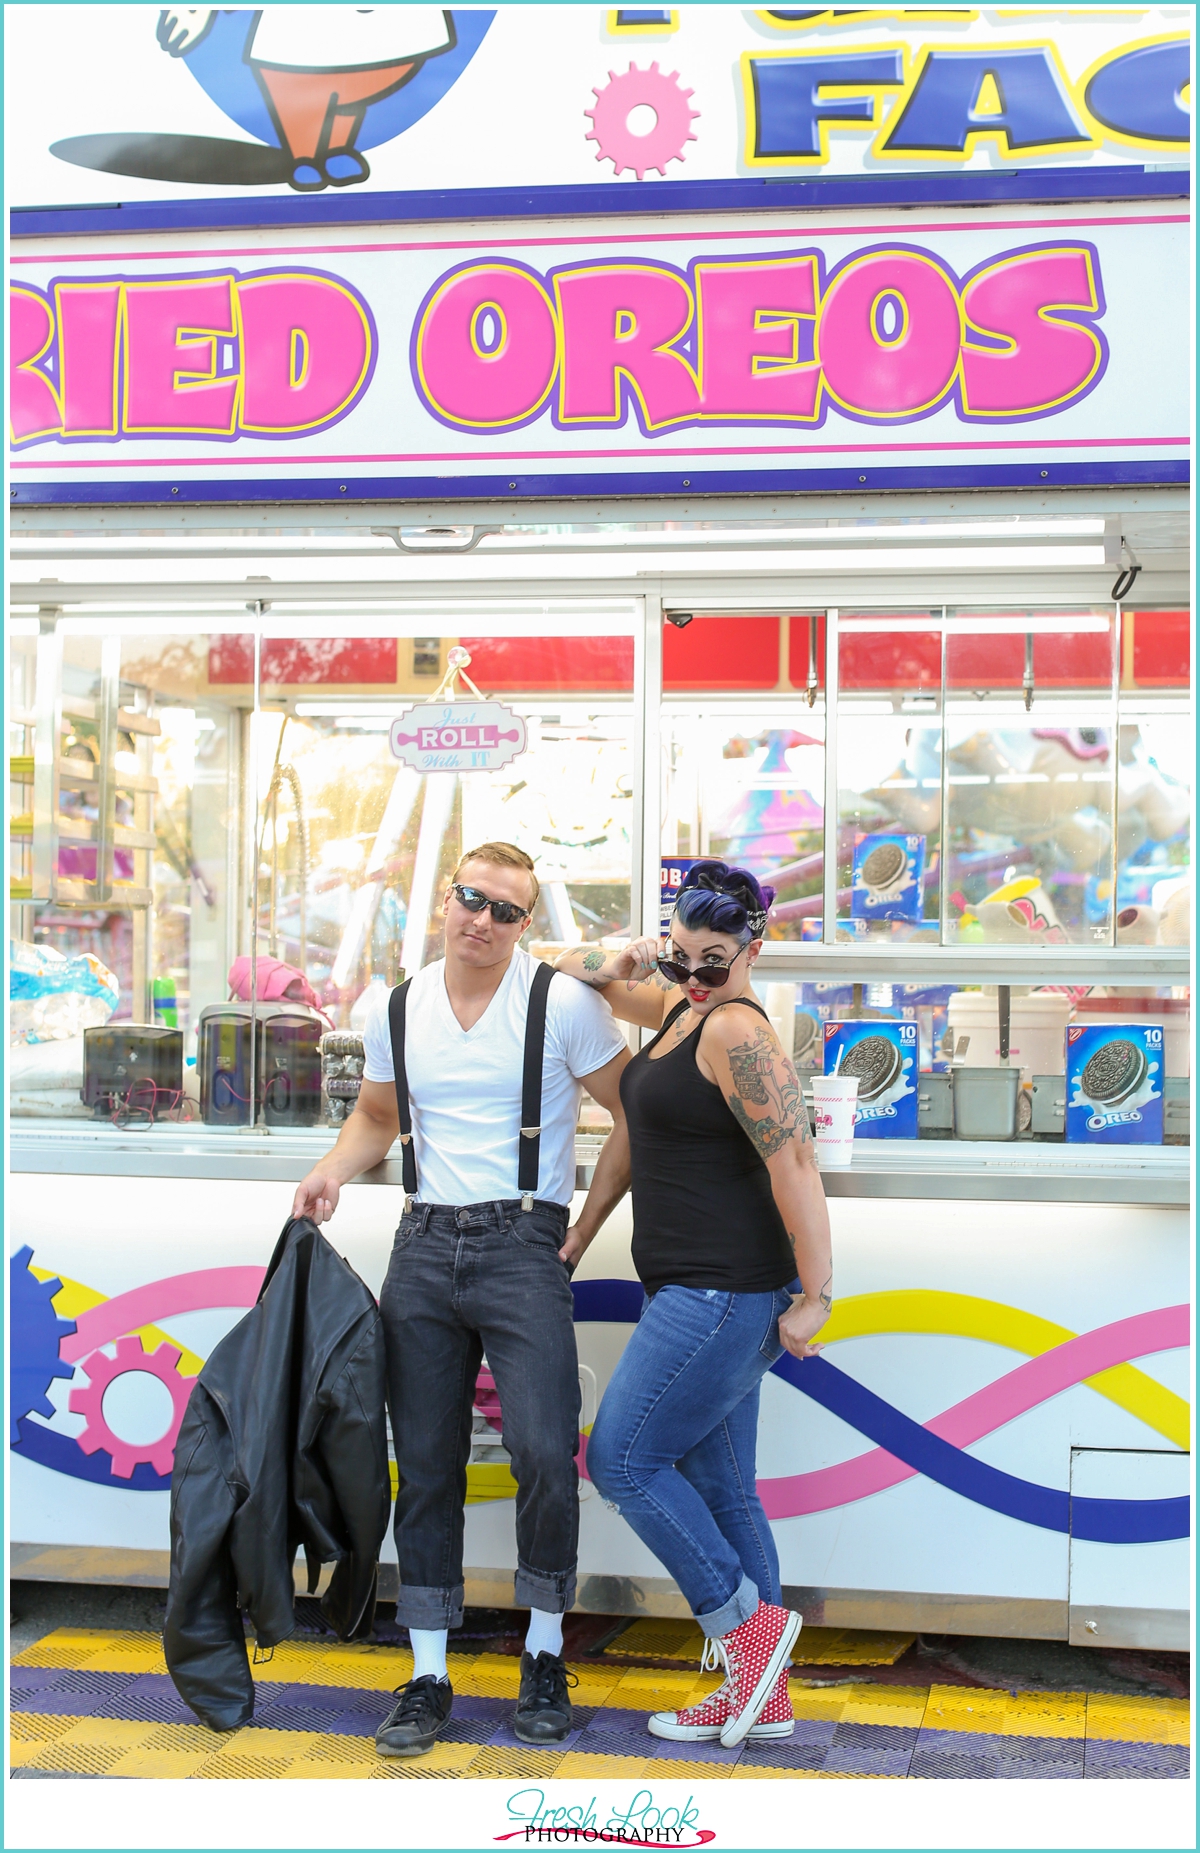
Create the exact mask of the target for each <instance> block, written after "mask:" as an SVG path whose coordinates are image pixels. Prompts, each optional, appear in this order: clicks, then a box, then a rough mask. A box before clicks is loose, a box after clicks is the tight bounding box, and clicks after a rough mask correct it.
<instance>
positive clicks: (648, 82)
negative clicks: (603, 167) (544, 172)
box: [583, 64, 700, 180]
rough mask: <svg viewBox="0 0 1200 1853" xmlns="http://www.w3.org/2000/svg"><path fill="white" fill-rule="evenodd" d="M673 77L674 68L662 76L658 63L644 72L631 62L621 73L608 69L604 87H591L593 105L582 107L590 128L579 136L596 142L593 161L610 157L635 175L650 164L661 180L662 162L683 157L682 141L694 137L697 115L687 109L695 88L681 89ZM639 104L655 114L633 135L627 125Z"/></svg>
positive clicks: (616, 166)
mask: <svg viewBox="0 0 1200 1853" xmlns="http://www.w3.org/2000/svg"><path fill="white" fill-rule="evenodd" d="M678 78H679V72H678V71H672V72H671V74H670V76H669V77H664V76H663V74H662V72H661V71H660V70H659V68H658V66H657V64H652V65H651V66H650V69H649V70H648V71H641V70H639V69H638V67H637V65H636V64H631V65H630V67H629V69H628V70H627V71H626V72H625V74H624V75H623V76H622V77H618V76H617V74H616V72H615V71H610V72H609V74H608V82H607V84H605V86H604V88H603V90H596V89H594V88H593V91H592V95H593V96H594V97H595V99H596V104H595V108H594V109H585V110H584V112H583V113H584V115H585V116H590V117H591V119H592V127H591V132H590V133H589V134H587V135H585V136H584V138H583V139H584V140H585V141H588V142H595V143H596V145H597V148H598V149H599V153H598V154H597V156H596V159H597V160H598V161H611V162H612V164H613V168H614V170H615V172H616V173H618V174H623V173H624V172H625V169H626V168H627V167H631V168H632V169H633V171H634V173H635V174H636V175H637V177H638V179H639V180H644V179H645V177H646V175H647V174H648V173H649V172H650V170H651V168H653V170H654V172H655V173H656V174H659V175H661V176H662V178H663V179H664V180H665V179H666V177H667V175H666V163H667V162H668V161H682V160H683V158H684V154H683V151H684V148H685V146H686V144H687V143H688V142H694V141H695V140H696V137H695V136H694V135H693V133H692V127H691V125H692V123H693V122H694V121H695V120H696V118H697V116H699V114H700V111H699V110H698V109H689V108H688V98H689V97H690V96H692V95H693V94H694V93H693V92H692V91H691V90H681V89H680V87H679V83H678ZM640 104H644V105H645V106H646V107H648V108H649V109H652V110H653V111H654V114H655V116H656V118H657V120H656V122H655V124H654V127H653V128H652V129H651V130H650V133H649V134H648V135H634V134H633V133H632V131H631V130H630V127H629V115H630V111H631V110H634V109H636V108H637V107H638V106H639V105H640Z"/></svg>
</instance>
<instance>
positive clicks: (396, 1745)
mask: <svg viewBox="0 0 1200 1853" xmlns="http://www.w3.org/2000/svg"><path fill="white" fill-rule="evenodd" d="M395 1695H396V1697H397V1698H398V1699H399V1701H400V1703H399V1704H398V1705H397V1706H396V1707H395V1708H394V1710H393V1711H392V1714H391V1716H390V1717H388V1718H385V1719H384V1721H383V1723H382V1724H381V1725H380V1727H379V1729H378V1730H377V1731H376V1733H375V1748H376V1750H377V1751H378V1752H379V1754H380V1756H423V1755H424V1753H425V1752H426V1750H432V1749H433V1746H434V1742H435V1740H436V1738H437V1736H438V1733H439V1732H440V1730H441V1729H442V1726H443V1725H444V1724H445V1723H446V1721H447V1719H448V1718H449V1716H450V1712H451V1709H452V1708H453V1705H454V1688H453V1687H452V1686H451V1684H450V1681H449V1680H448V1679H435V1678H434V1676H433V1674H432V1673H423V1674H422V1676H421V1678H420V1679H410V1680H409V1682H408V1684H407V1686H397V1687H396V1694H395Z"/></svg>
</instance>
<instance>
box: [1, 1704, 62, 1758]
mask: <svg viewBox="0 0 1200 1853" xmlns="http://www.w3.org/2000/svg"><path fill="white" fill-rule="evenodd" d="M76 1722H77V1720H76V1719H74V1718H63V1717H58V1718H43V1717H41V1716H40V1715H39V1714H38V1713H37V1712H32V1711H15V1712H13V1714H12V1716H11V1718H10V1720H9V1735H10V1736H11V1738H12V1742H13V1745H14V1747H15V1746H16V1745H17V1744H44V1743H45V1742H46V1740H47V1739H48V1738H51V1737H64V1736H65V1735H66V1733H67V1732H68V1731H69V1730H70V1729H71V1726H72V1725H73V1724H75V1723H76ZM31 1754H32V1752H31Z"/></svg>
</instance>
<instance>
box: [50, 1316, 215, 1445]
mask: <svg viewBox="0 0 1200 1853" xmlns="http://www.w3.org/2000/svg"><path fill="white" fill-rule="evenodd" d="M182 1355H183V1354H182V1353H181V1351H180V1350H179V1347H178V1346H177V1345H160V1346H159V1347H158V1350H157V1351H147V1350H146V1349H145V1347H144V1345H143V1344H142V1341H141V1339H140V1338H121V1339H118V1340H117V1355H116V1357H115V1358H110V1357H108V1356H106V1354H105V1353H104V1352H103V1351H93V1352H92V1354H91V1356H90V1357H89V1358H88V1360H87V1362H86V1363H85V1364H84V1366H83V1368H84V1370H85V1371H86V1372H87V1376H88V1383H87V1388H86V1389H83V1390H72V1391H71V1394H70V1397H69V1399H68V1404H67V1406H68V1408H69V1409H70V1411H71V1413H72V1415H81V1416H86V1417H87V1427H86V1428H85V1429H84V1431H83V1433H82V1435H77V1436H76V1438H75V1439H76V1440H77V1441H78V1443H79V1446H80V1447H81V1448H82V1449H83V1452H84V1453H85V1454H95V1453H96V1452H97V1450H98V1449H100V1448H103V1449H105V1451H106V1452H107V1453H109V1454H111V1455H112V1470H113V1475H114V1477H115V1478H116V1479H118V1480H128V1479H129V1478H131V1476H132V1474H133V1470H134V1468H135V1467H136V1466H138V1464H139V1463H140V1462H142V1461H147V1462H148V1463H149V1464H150V1466H151V1467H153V1469H154V1471H155V1473H159V1474H163V1475H166V1474H169V1473H170V1471H171V1469H172V1467H173V1466H174V1464H175V1442H176V1438H177V1437H178V1434H179V1425H180V1423H181V1422H182V1421H183V1412H184V1410H185V1409H186V1408H187V1404H188V1397H189V1396H190V1395H191V1393H192V1386H193V1384H194V1383H195V1382H196V1381H197V1379H196V1378H195V1377H183V1376H181V1375H180V1372H179V1360H180V1357H181V1356H182ZM131 1370H141V1371H145V1372H146V1373H147V1374H148V1375H149V1376H151V1377H157V1378H158V1380H159V1382H160V1383H165V1384H166V1386H167V1389H168V1390H169V1392H170V1395H171V1401H172V1403H173V1404H174V1406H175V1407H174V1414H173V1415H172V1417H171V1423H170V1426H169V1428H168V1429H167V1432H166V1434H165V1435H161V1436H160V1437H159V1439H158V1440H157V1441H150V1442H141V1441H122V1440H121V1438H120V1436H119V1435H114V1433H113V1431H112V1429H111V1428H110V1427H109V1425H108V1423H107V1422H106V1421H105V1419H104V1392H105V1391H106V1390H107V1388H108V1386H109V1384H110V1383H113V1382H115V1381H116V1379H117V1378H118V1377H124V1376H125V1375H126V1374H127V1373H128V1372H129V1371H131Z"/></svg>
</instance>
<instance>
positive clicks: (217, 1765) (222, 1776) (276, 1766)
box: [192, 1756, 293, 1782]
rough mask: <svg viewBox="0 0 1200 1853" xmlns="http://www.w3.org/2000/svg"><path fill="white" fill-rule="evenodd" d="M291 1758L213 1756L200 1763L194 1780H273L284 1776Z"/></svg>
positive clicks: (290, 1763) (289, 1766)
mask: <svg viewBox="0 0 1200 1853" xmlns="http://www.w3.org/2000/svg"><path fill="white" fill-rule="evenodd" d="M292 1761H293V1759H292V1758H291V1757H288V1756H273V1757H272V1756H213V1757H209V1758H208V1760H207V1762H204V1763H202V1764H201V1765H200V1767H199V1769H197V1770H196V1772H195V1774H194V1776H193V1778H192V1780H193V1781H194V1782H208V1781H211V1782H274V1781H276V1780H277V1779H278V1778H279V1777H280V1776H286V1775H287V1773H288V1770H289V1769H290V1768H291V1765H292Z"/></svg>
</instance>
